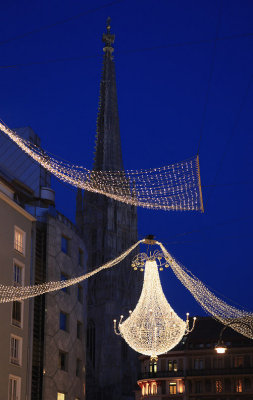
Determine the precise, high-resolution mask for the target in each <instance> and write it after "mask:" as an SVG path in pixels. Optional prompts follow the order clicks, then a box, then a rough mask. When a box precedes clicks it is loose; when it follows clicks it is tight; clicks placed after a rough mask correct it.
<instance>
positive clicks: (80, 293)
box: [77, 285, 83, 303]
mask: <svg viewBox="0 0 253 400" xmlns="http://www.w3.org/2000/svg"><path fill="white" fill-rule="evenodd" d="M77 299H78V301H79V303H82V302H83V287H82V286H81V285H77Z"/></svg>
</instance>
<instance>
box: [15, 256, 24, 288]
mask: <svg viewBox="0 0 253 400" xmlns="http://www.w3.org/2000/svg"><path fill="white" fill-rule="evenodd" d="M23 271H24V267H23V266H21V265H19V264H18V263H17V262H16V261H14V264H13V286H23V284H24V276H23Z"/></svg>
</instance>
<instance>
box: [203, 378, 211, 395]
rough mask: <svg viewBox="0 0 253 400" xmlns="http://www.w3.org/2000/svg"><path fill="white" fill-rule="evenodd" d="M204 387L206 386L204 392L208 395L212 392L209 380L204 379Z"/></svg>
mask: <svg viewBox="0 0 253 400" xmlns="http://www.w3.org/2000/svg"><path fill="white" fill-rule="evenodd" d="M205 386H206V392H207V393H209V392H211V391H212V384H211V381H210V379H206V381H205Z"/></svg>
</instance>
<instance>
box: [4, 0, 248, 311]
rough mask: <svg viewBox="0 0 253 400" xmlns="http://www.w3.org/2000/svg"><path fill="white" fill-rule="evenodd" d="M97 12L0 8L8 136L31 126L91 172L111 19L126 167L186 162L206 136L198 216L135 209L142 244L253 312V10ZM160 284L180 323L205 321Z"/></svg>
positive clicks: (68, 195)
mask: <svg viewBox="0 0 253 400" xmlns="http://www.w3.org/2000/svg"><path fill="white" fill-rule="evenodd" d="M105 4H106V0H104V1H98V0H95V1H92V2H91V1H90V2H87V1H86V2H85V1H79V0H76V1H74V2H73V1H67V0H50V1H49V0H43V1H42V0H23V1H17V0H8V1H7V2H6V1H3V0H2V1H1V2H0V13H1V24H0V51H1V58H0V60H1V61H0V66H1V68H0V74H1V80H0V81H1V86H0V87H1V96H0V118H1V119H2V120H3V121H4V122H5V123H6V124H7V125H8V126H9V127H11V128H16V127H20V126H25V125H30V126H31V127H32V128H33V129H34V131H35V132H36V133H37V134H38V135H39V136H40V137H41V140H42V146H43V147H44V148H45V149H46V150H48V151H49V152H51V153H54V154H56V155H58V156H60V157H62V158H64V159H67V160H69V161H72V162H74V163H75V164H82V165H84V166H86V167H88V168H91V166H92V158H93V150H94V141H95V130H96V116H97V108H98V96H99V81H100V76H101V69H102V54H103V53H102V47H103V45H102V42H101V37H102V33H103V32H104V31H105V21H106V18H107V17H108V15H110V16H111V18H112V24H111V25H112V32H113V33H115V34H116V41H115V62H116V73H117V86H118V101H119V113H120V123H121V138H122V148H123V156H124V165H125V168H126V169H141V168H149V167H150V168H151V167H159V166H163V165H168V164H170V163H172V162H175V161H181V160H183V159H185V158H188V157H190V156H192V155H194V154H196V152H197V148H198V143H199V138H200V134H201V132H202V134H203V138H202V141H201V145H200V168H201V178H202V184H203V197H204V206H205V213H204V214H201V213H192V212H188V213H187V212H182V213H179V212H178V213H173V212H164V211H150V210H145V209H139V214H138V215H139V236H140V238H142V237H143V236H145V235H146V234H148V233H153V234H155V235H156V238H157V239H158V240H160V241H162V242H163V243H164V244H165V246H166V247H167V248H168V250H169V251H171V252H172V253H173V254H174V255H175V257H176V258H177V259H178V260H180V261H181V262H182V263H183V264H184V265H185V266H186V267H187V268H189V269H190V270H191V271H192V272H193V273H194V274H196V275H197V276H198V277H199V278H200V279H202V280H203V281H204V282H206V283H207V284H208V285H210V287H212V288H215V289H216V290H217V291H219V292H221V293H222V294H224V295H225V296H227V297H228V298H231V299H233V300H234V301H236V302H237V303H240V304H242V305H243V306H245V308H247V309H250V310H253V293H252V278H253V269H252V266H253V265H252V253H251V251H252V238H253V235H252V222H253V211H252V193H253V192H252V188H253V179H252V172H253V165H252V149H253V145H252V128H253V122H252V104H253V82H252V80H253V79H252V71H253V68H252V67H253V2H252V1H250V0H248V1H247V0H222V1H220V0H204V1H203V0H190V1H189V0H178V1H169V0H158V1H155V0H145V1H144V0H135V1H134V0H122V1H118V2H116V1H115V2H113V4H111V5H110V6H108V7H102V6H103V5H105ZM89 10H92V11H91V12H90V13H87V14H85V12H86V11H89ZM81 13H83V14H82V15H80V16H79V17H78V18H75V19H72V20H70V21H68V22H66V23H61V24H56V23H57V22H58V21H63V20H65V19H68V18H70V17H72V16H75V15H77V14H81ZM51 24H52V25H53V26H51V27H48V28H47V29H40V28H43V27H45V26H49V25H51ZM31 31H35V32H33V33H32V34H30V35H27V36H23V37H22V35H23V34H24V33H26V32H31ZM17 37H18V38H17ZM11 38H14V39H15V38H16V39H15V40H10V41H9V39H11ZM215 38H218V40H217V41H215V40H214V39H215ZM65 58H66V59H69V60H64V59H65ZM50 60H54V61H55V60H58V61H55V62H49V61H50ZM59 60H60V61H59ZM41 62H43V63H41ZM17 64H19V66H18V67H10V68H3V66H7V65H8V66H11V65H17ZM24 64H25V65H24ZM210 78H211V79H210ZM213 184H215V186H210V185H213ZM54 185H55V187H56V191H57V192H56V201H57V208H58V209H59V210H60V211H61V212H63V213H64V214H66V215H67V216H68V217H69V218H70V219H74V215H75V190H74V189H72V188H71V187H67V186H65V185H62V184H60V183H56V182H55V183H54ZM162 282H163V285H164V288H165V290H166V295H167V298H168V300H169V301H170V302H171V304H172V306H173V307H174V308H175V310H176V311H178V312H179V314H180V315H181V316H183V315H184V314H185V312H186V311H189V312H190V313H191V314H201V313H202V311H201V309H200V308H199V306H198V305H197V304H196V303H195V301H194V300H193V299H192V298H191V297H190V296H189V295H188V294H187V293H186V290H185V289H184V288H183V287H182V286H181V284H180V283H179V282H178V283H177V282H176V280H175V278H173V276H172V273H171V272H169V271H167V270H166V271H164V272H163V273H162Z"/></svg>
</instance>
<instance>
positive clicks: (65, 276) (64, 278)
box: [61, 273, 70, 294]
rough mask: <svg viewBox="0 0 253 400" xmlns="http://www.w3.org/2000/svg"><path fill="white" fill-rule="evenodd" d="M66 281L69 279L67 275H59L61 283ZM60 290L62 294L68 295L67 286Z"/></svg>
mask: <svg viewBox="0 0 253 400" xmlns="http://www.w3.org/2000/svg"><path fill="white" fill-rule="evenodd" d="M68 279H69V276H68V275H66V274H64V273H61V281H67V280H68ZM61 290H62V291H63V292H65V293H68V294H69V293H70V287H69V286H68V287H64V288H62V289H61Z"/></svg>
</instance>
